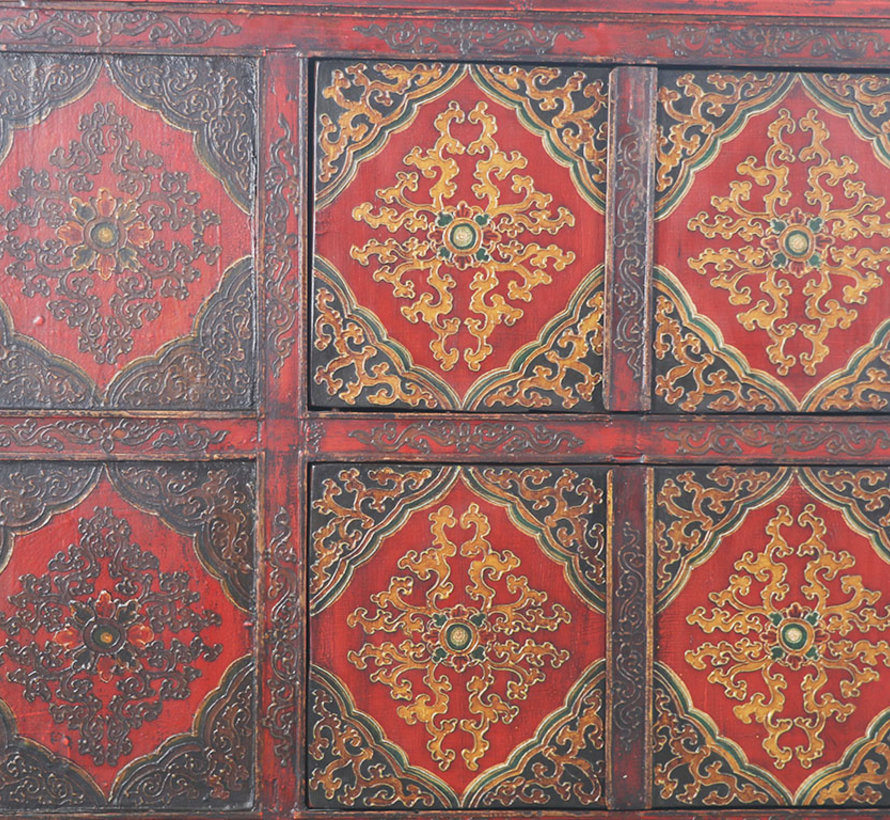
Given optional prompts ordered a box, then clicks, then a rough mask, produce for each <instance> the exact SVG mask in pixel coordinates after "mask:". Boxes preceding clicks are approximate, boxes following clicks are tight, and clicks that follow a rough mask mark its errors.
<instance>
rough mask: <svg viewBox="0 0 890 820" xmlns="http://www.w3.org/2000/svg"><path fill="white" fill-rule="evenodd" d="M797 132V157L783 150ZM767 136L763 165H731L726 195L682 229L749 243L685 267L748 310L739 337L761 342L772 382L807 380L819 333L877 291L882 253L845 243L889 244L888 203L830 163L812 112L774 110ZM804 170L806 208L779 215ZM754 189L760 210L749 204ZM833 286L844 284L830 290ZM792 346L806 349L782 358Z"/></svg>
mask: <svg viewBox="0 0 890 820" xmlns="http://www.w3.org/2000/svg"><path fill="white" fill-rule="evenodd" d="M797 132H801V133H802V134H803V133H806V134H807V135H808V136H807V138H806V139H807V140H808V144H807V145H805V146H804V147H803V148H802V149H800V150H799V151H796V150H795V149H794V148H793V147H792V145H791V144H790V143H789V141H788V140H789V138H790V137H791V136H792V135H794V134H796V133H797ZM767 135H768V137H769V138H770V140H771V141H772V142H771V145H770V146H769V147H768V148H767V150H766V154H765V157H764V160H763V162H760V160H758V159H757V158H755V157H749V158H748V159H745V160H743V161H742V162H741V163H739V165H738V168H737V170H738V173H739V175H740V178H739V179H738V180H737V181H735V182H733V183H732V185H731V186H730V192H729V194H728V195H727V196H717V195H715V196H712V197H711V210H710V211H700V212H699V213H698V214H697V215H696V216H694V217H693V218H692V219H691V220H690V221H689V228H690V229H691V230H693V231H698V232H699V233H701V234H702V235H703V236H704V237H706V238H707V239H713V240H724V241H726V240H729V239H732V238H735V237H738V238H740V239H741V240H742V241H743V242H746V243H748V244H743V245H741V246H740V247H736V248H729V247H717V246H714V247H709V248H706V249H705V250H703V251H702V252H701V253H700V254H699V255H698V256H696V257H693V258H691V259H690V260H689V266H690V268H691V269H692V270H693V271H695V272H696V273H698V274H700V275H702V276H705V277H707V279H708V283H709V284H710V285H711V286H712V287H714V288H720V289H723V290H725V291H726V292H727V294H728V296H729V301H730V304H732V305H733V306H736V307H740V308H741V307H746V308H747V309H746V310H744V311H742V312H740V313H738V314H737V317H736V318H737V320H738V322H739V323H740V324H741V325H742V326H743V327H744V328H745V329H746V330H749V331H750V330H755V329H760V330H763V331H764V332H765V333H766V334H767V335H768V336H769V339H770V343H769V344H768V345H767V347H766V351H767V355H768V356H769V360H770V362H771V363H772V364H773V365H774V366H775V368H776V372H777V373H778V374H779V375H782V376H784V375H787V374H788V373H789V372H791V370H792V368H794V367H797V366H800V367H802V368H803V370H804V372H805V373H807V374H808V375H811V376H812V375H815V374H816V369H817V367H818V366H819V365H820V364H821V363H822V362H823V361H824V360H825V358H826V356H827V355H828V352H829V349H828V345H827V344H826V339H827V338H828V334H829V333H830V332H831V331H832V330H834V329H835V328H841V329H846V328H848V327H850V326H851V325H852V324H853V322H854V321H855V320H856V319H857V318H858V312H857V311H856V309H855V307H854V305H864V304H865V303H866V302H867V301H868V295H869V293H870V292H871V291H873V290H874V289H876V288H879V287H880V286H881V285H882V284H883V278H882V271H884V270H885V269H886V268H887V260H886V254H884V253H882V252H881V251H880V250H878V249H875V248H870V247H866V246H862V245H858V246H857V245H853V244H851V243H852V242H853V241H855V240H857V239H871V238H873V237H885V238H886V237H890V223H888V222H886V221H884V220H885V218H886V217H887V214H886V213H884V211H885V208H886V204H887V203H886V200H885V198H884V197H880V196H873V195H870V194H869V193H868V192H867V190H866V186H865V182H864V181H863V180H862V179H860V178H859V177H858V174H859V165H858V164H857V163H856V162H855V161H854V160H853V159H852V158H851V157H849V156H842V157H840V158H835V157H834V156H833V155H832V152H831V150H830V149H829V147H828V145H827V142H828V140H829V138H830V133H829V129H828V127H827V125H826V124H825V123H824V122H823V120H822V118H820V116H819V114H818V112H817V110H816V109H815V108H812V109H810V110H809V111H808V112H807V114H805V115H804V116H802V117H799V118H796V117H794V116H792V114H791V113H790V111H789V110H788V109H786V108H781V109H779V111H778V112H777V114H776V116H775V118H774V119H773V121H772V122H771V123H770V124H769V126H768V127H767ZM798 167H799V169H800V170H799V171H797V170H796V169H798ZM804 169H805V171H806V178H807V184H808V190H807V192H806V194H805V196H806V200H807V203H808V206H809V207H808V208H807V210H806V211H803V210H801V209H800V208H797V207H795V208H788V207H787V203H788V202H789V200H790V199H791V189H790V188H789V181H790V180H791V179H792V178H795V177H796V176H797V175H798V174H799V173H800V174H802V173H803V171H804ZM755 190H756V192H757V199H759V197H760V196H762V200H763V206H764V207H763V208H762V209H758V208H757V207H756V206H752V205H751V204H750V200H751V197H752V192H753V191H755ZM841 201H844V202H846V203H847V206H846V207H844V206H842V205H840V204H839V203H840V202H841ZM838 281H842V282H845V283H846V284H845V285H844V287H843V288H841V289H839V290H838V289H837V282H838ZM798 289H802V293H803V294H804V297H805V306H804V315H805V317H806V320H807V321H800V320H796V321H795V320H793V319H792V317H791V315H790V310H791V308H790V305H789V298H790V297H792V296H793V295H794V293H795V291H797V290H798ZM755 290H756V292H755ZM801 318H802V317H801ZM799 338H802V340H803V341H804V343H805V344H807V345H809V350H804V351H803V352H801V353H800V354H799V355H797V354H793V353H791V352H789V351H788V350H787V349H786V345H787V343H789V342H791V341H794V340H797V339H799Z"/></svg>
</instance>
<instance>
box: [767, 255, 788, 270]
mask: <svg viewBox="0 0 890 820" xmlns="http://www.w3.org/2000/svg"><path fill="white" fill-rule="evenodd" d="M771 264H772V266H773V267H774V268H784V267H785V266H786V265H787V264H788V257H787V256H785V254H784V253H782V252H781V251H778V252H777V253H776V255H775V256H773V261H772V263H771Z"/></svg>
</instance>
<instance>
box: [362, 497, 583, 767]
mask: <svg viewBox="0 0 890 820" xmlns="http://www.w3.org/2000/svg"><path fill="white" fill-rule="evenodd" d="M429 522H430V530H431V533H432V536H433V543H432V545H431V546H430V547H427V548H426V549H424V550H421V551H415V550H412V551H410V552H408V553H406V554H405V555H404V556H403V557H402V558H401V559H400V560H399V568H400V569H401V570H403V571H404V573H405V574H404V575H399V576H395V577H393V578H392V579H391V580H390V583H389V585H388V587H387V589H385V590H382V591H380V592H376V593H373V594H372V595H371V602H372V603H373V608H371V609H367V608H365V607H358V608H357V609H356V610H355V611H354V612H352V613H351V614H350V615H349V617H348V618H347V624H348V625H349V626H350V627H358V628H361V629H362V630H363V631H364V633H365V634H366V635H368V636H374V635H376V634H377V633H384V634H393V635H394V636H398V637H397V639H396V640H384V641H383V642H381V643H373V642H370V641H368V642H366V643H365V644H363V645H362V647H361V648H360V649H359V650H357V651H354V650H351V651H350V652H349V653H348V654H347V658H348V659H349V661H350V663H352V664H353V665H354V666H355V667H356V668H357V669H371V672H370V675H369V678H370V680H371V681H373V682H376V683H382V684H384V685H385V686H387V687H388V688H389V690H390V695H391V696H392V698H393V699H395V700H399V701H405V703H404V704H403V705H401V706H399V707H398V709H397V710H396V711H397V714H398V715H399V717H401V718H402V719H403V720H404V721H405V722H406V723H407V724H408V725H414V724H418V723H419V724H422V725H423V727H424V728H425V729H426V732H427V734H428V736H429V739H428V741H427V744H426V745H427V749H428V751H429V753H430V756H431V757H432V759H433V760H434V761H435V762H436V763H437V765H438V766H439V768H440V769H441V770H443V771H446V770H448V769H449V768H450V766H451V765H452V764H453V763H454V761H455V759H456V756H457V753H456V751H455V749H454V748H453V746H454V745H455V742H456V740H455V733H456V732H458V731H459V732H461V733H462V735H461V737H463V738H464V742H463V743H462V744H461V745H462V748H461V751H460V754H461V757H462V759H463V762H464V763H465V765H466V766H467V768H468V769H470V770H475V769H478V768H479V761H480V759H481V758H482V757H483V756H484V755H485V752H486V750H487V749H488V747H489V741H488V739H487V737H486V735H487V733H488V731H489V729H490V728H491V726H492V725H493V724H495V723H511V722H512V721H513V720H514V718H515V717H516V716H517V715H518V714H519V706H518V704H517V702H518V701H522V700H525V699H526V698H527V697H528V693H529V690H530V689H531V688H532V687H533V686H535V685H537V684H539V683H542V682H543V681H545V680H546V677H547V670H548V669H558V668H559V667H560V666H562V665H563V664H564V663H565V662H566V661H567V660H568V658H569V652H568V650H565V649H560V648H558V647H556V646H555V645H554V644H553V643H552V642H551V641H549V640H541V639H539V638H538V637H537V633H539V632H545V633H546V632H554V631H556V630H557V629H559V627H560V626H561V625H562V624H567V623H570V622H571V620H572V618H571V614H570V613H569V612H568V610H567V609H566V608H565V607H564V606H562V604H560V603H557V602H550V601H548V596H547V594H546V593H545V592H541V591H539V590H537V589H535V588H534V587H532V586H531V584H530V583H529V580H528V578H527V576H525V575H520V574H518V571H519V569H520V560H519V558H518V557H517V556H516V555H515V554H514V553H513V552H511V551H510V550H506V549H505V550H498V549H495V547H494V546H493V545H492V544H491V542H490V541H489V539H488V536H489V533H490V531H491V525H490V523H489V520H488V518H487V516H486V515H485V513H484V512H483V511H482V510H481V509H480V508H479V506H478V505H477V504H475V503H473V504H470V505H469V506H468V507H467V508H466V510H464V512H463V513H462V514H460V516H459V517H457V516H455V512H454V510H453V508H452V507H450V506H448V505H447V504H446V505H443V506H441V507H438V508H437V509H434V510H432V511H431V512H430V513H429ZM458 525H459V527H460V529H461V530H462V531H466V530H469V531H470V535H469V536H467V537H465V538H464V539H463V540H461V541H460V543H458V542H457V540H452V538H451V537H450V536H449V531H452V530H454V529H456V528H457V527H458ZM458 566H466V569H465V570H462V571H460V573H458V570H457V567H458ZM464 573H465V574H466V584H465V585H464V586H463V588H462V590H461V593H463V592H465V593H466V596H467V598H468V600H469V601H470V603H467V604H462V603H457V604H448V603H446V601H447V600H448V599H449V598H450V596H451V595H452V593H453V592H454V591H455V588H456V586H457V585H458V576H459V575H460V576H462V575H463V574H464ZM501 581H502V582H503V588H502V587H501V586H500V585H498V587H497V588H495V587H494V586H493V584H496V583H498V582H501ZM421 591H422V594H423V598H422V599H421V598H420V595H419V593H420V592H421ZM505 591H508V592H505ZM517 633H525V640H524V641H523V642H522V643H520V642H519V641H518V640H517V639H516V636H517ZM445 670H453V671H454V672H456V673H458V674H461V675H463V674H464V673H466V674H467V679H466V690H467V712H468V714H469V716H468V717H455V716H452V715H451V690H452V683H451V680H450V677H449V676H448V674H446V672H445ZM418 678H419V679H420V680H422V684H421V685H420V686H418ZM502 692H503V693H502ZM446 741H449V745H446Z"/></svg>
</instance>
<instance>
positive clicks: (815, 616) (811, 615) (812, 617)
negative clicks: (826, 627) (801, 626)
mask: <svg viewBox="0 0 890 820" xmlns="http://www.w3.org/2000/svg"><path fill="white" fill-rule="evenodd" d="M803 619H804V620H805V621H806V622H807V623H808V624H811V625H812V626H815V625H816V624H817V623H819V613H818V612H816V611H815V610H813V611H812V612H808V613H807V614H806V615H804V616H803Z"/></svg>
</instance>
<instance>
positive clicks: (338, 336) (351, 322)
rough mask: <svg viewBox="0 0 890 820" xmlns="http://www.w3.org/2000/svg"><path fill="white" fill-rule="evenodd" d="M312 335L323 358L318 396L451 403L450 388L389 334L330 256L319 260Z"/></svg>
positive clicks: (434, 405) (319, 399) (378, 402)
mask: <svg viewBox="0 0 890 820" xmlns="http://www.w3.org/2000/svg"><path fill="white" fill-rule="evenodd" d="M314 276H315V283H314V284H315V289H314V290H315V292H314V308H315V317H314V319H315V321H314V325H313V328H314V333H313V341H314V346H315V349H316V351H317V352H318V358H316V359H315V362H316V367H315V369H314V372H313V382H314V385H313V393H314V396H313V398H314V400H315V401H316V403H318V404H324V402H325V399H326V398H329V397H332V396H333V397H336V398H338V399H340V400H341V401H343V402H344V403H345V404H354V403H355V402H356V400H357V399H358V398H359V397H361V398H362V399H363V400H364V401H367V402H368V403H369V404H371V405H375V406H395V407H405V408H416V407H418V406H420V407H423V408H425V409H438V408H442V407H446V408H450V407H453V406H454V405H455V403H456V402H457V397H456V396H455V395H454V392H453V391H452V390H451V388H450V387H449V386H448V385H447V384H445V383H444V382H443V381H442V380H441V379H440V378H439V377H438V376H436V374H435V373H433V372H431V371H429V370H427V369H426V368H423V367H420V366H419V365H416V364H414V362H413V361H412V360H411V354H410V353H408V351H407V350H405V348H403V347H402V346H401V345H400V344H399V343H398V342H395V341H392V340H391V339H389V338H388V336H387V333H386V329H385V328H384V327H383V326H382V325H381V324H380V321H379V320H378V319H377V317H376V316H375V315H374V314H373V313H371V312H370V311H368V310H365V309H364V308H362V307H361V306H359V305H358V304H357V303H356V301H355V297H353V295H352V294H351V292H350V291H349V288H348V286H347V285H346V283H345V282H344V281H343V280H342V279H341V278H340V276H339V275H338V274H337V273H336V271H334V269H333V268H332V267H331V266H330V265H329V264H328V263H327V262H325V260H323V259H320V258H319V257H316V260H315V272H314Z"/></svg>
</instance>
